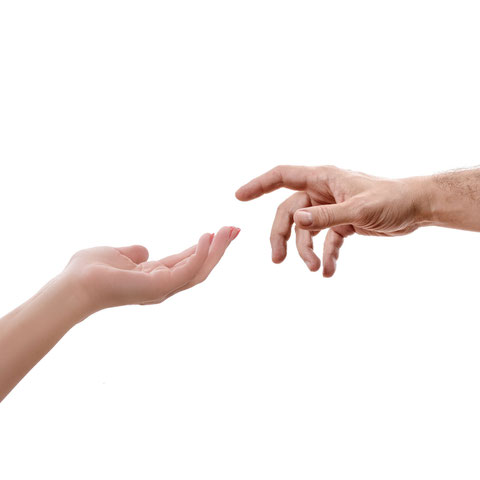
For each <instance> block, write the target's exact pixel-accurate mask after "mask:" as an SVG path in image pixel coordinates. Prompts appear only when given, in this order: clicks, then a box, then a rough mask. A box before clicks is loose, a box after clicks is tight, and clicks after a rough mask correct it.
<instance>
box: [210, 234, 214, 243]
mask: <svg viewBox="0 0 480 480" xmlns="http://www.w3.org/2000/svg"><path fill="white" fill-rule="evenodd" d="M214 236H215V234H214V233H211V234H210V243H212V241H213V237H214Z"/></svg>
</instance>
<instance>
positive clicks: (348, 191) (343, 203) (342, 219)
mask: <svg viewBox="0 0 480 480" xmlns="http://www.w3.org/2000/svg"><path fill="white" fill-rule="evenodd" d="M281 187H285V188H289V189H291V190H297V191H298V192H297V193H295V194H293V195H292V196H290V197H289V198H288V199H287V200H285V201H284V202H283V203H282V204H281V205H280V206H279V207H278V210H277V213H276V216H275V220H274V223H273V227H272V233H271V237H270V241H271V244H272V260H273V261H274V262H275V263H280V262H282V261H283V260H284V259H285V257H286V255H287V240H288V239H289V237H290V234H291V228H292V225H293V224H294V223H295V232H296V243H297V249H298V252H299V254H300V256H301V257H302V259H303V260H304V261H305V263H306V264H307V266H308V268H310V270H312V271H316V270H318V269H319V268H320V259H319V258H318V257H317V255H316V254H315V252H314V251H313V236H314V235H316V234H317V233H318V232H319V231H321V230H323V229H328V233H327V236H326V238H325V243H324V251H323V275H324V276H325V277H330V276H332V275H333V274H334V272H335V269H336V261H337V259H338V254H339V250H340V247H341V246H342V244H343V241H344V239H345V237H347V236H349V235H352V234H354V233H357V234H360V235H377V236H394V235H405V234H408V233H411V232H413V231H414V230H416V229H417V228H418V227H420V226H425V225H437V226H442V227H450V228H458V229H463V230H472V231H477V232H478V231H480V169H470V170H462V171H456V172H447V173H443V174H440V175H433V176H427V177H411V178H405V179H397V180H392V179H385V178H378V177H373V176H370V175H365V174H363V173H358V172H351V171H348V170H341V169H339V168H336V167H334V166H322V167H297V166H279V167H276V168H274V169H273V170H270V171H269V172H267V173H265V174H263V175H261V176H259V177H257V178H255V179H253V180H252V181H250V182H249V183H247V184H246V185H244V186H243V187H241V188H240V189H239V190H238V191H237V193H236V196H237V198H238V199H239V200H242V201H246V200H253V199H254V198H257V197H260V196H261V195H263V194H265V193H269V192H272V191H273V190H277V189H278V188H281Z"/></svg>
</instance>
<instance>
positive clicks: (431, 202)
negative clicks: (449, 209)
mask: <svg viewBox="0 0 480 480" xmlns="http://www.w3.org/2000/svg"><path fill="white" fill-rule="evenodd" d="M406 183H407V185H408V188H409V192H408V195H409V197H410V199H411V202H412V206H413V210H414V215H415V222H416V223H417V224H418V226H428V225H436V224H437V222H438V218H437V217H438V205H437V203H438V199H437V197H436V194H435V188H434V184H433V181H432V178H431V177H410V178H407V179H406Z"/></svg>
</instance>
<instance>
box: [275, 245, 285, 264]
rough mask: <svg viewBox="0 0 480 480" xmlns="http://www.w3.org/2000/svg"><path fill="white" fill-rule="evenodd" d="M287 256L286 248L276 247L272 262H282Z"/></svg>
mask: <svg viewBox="0 0 480 480" xmlns="http://www.w3.org/2000/svg"><path fill="white" fill-rule="evenodd" d="M286 257H287V251H286V249H281V248H280V249H275V250H273V251H272V262H273V263H276V264H279V263H282V262H283V261H284V260H285V258H286Z"/></svg>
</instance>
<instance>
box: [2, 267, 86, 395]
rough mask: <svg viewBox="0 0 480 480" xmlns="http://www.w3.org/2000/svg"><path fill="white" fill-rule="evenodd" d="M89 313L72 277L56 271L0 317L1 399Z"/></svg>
mask: <svg viewBox="0 0 480 480" xmlns="http://www.w3.org/2000/svg"><path fill="white" fill-rule="evenodd" d="M89 313H91V312H90V311H89V309H88V306H87V305H86V303H85V302H84V300H83V298H82V297H81V296H80V295H79V294H78V289H77V288H76V285H75V282H74V280H73V279H71V278H69V277H67V276H65V275H59V276H58V277H56V278H54V279H53V280H52V281H50V282H49V283H48V284H47V285H45V286H44V287H43V288H42V289H41V290H40V291H39V292H38V293H37V294H36V295H35V296H34V297H32V298H31V299H30V300H28V301H27V302H25V303H24V304H23V305H21V306H20V307H18V308H17V309H15V310H14V311H12V312H10V313H9V314H7V315H6V316H5V317H3V318H2V319H0V401H1V400H2V399H3V398H4V397H5V396H6V395H7V394H8V393H9V392H10V390H12V388H13V387H14V386H15V385H16V384H17V383H18V382H19V381H20V380H21V379H22V378H23V377H24V376H25V375H26V374H27V373H28V371H29V370H30V369H31V368H32V367H33V366H34V365H35V364H36V363H37V362H38V361H39V360H41V358H42V357H43V356H45V354H46V353H48V351H50V350H51V349H52V347H53V346H54V345H55V344H56V343H57V342H58V341H59V340H60V339H61V338H62V337H63V336H64V335H65V334H66V333H67V332H68V330H70V329H71V328H72V327H73V326H74V325H75V324H76V323H78V322H80V321H81V320H83V319H84V318H86V317H87V316H88V315H89Z"/></svg>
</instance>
